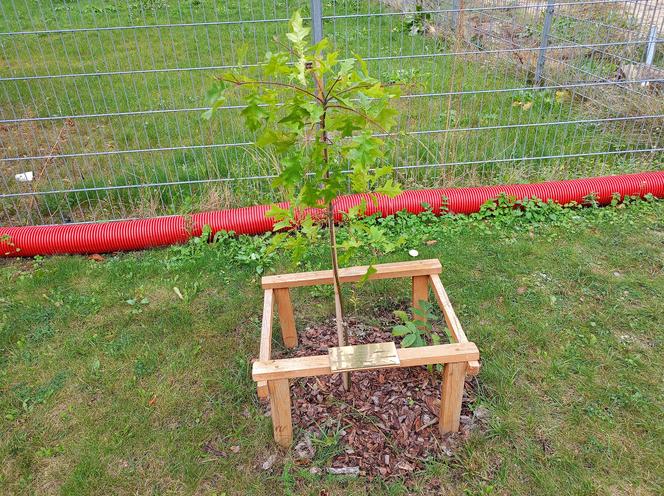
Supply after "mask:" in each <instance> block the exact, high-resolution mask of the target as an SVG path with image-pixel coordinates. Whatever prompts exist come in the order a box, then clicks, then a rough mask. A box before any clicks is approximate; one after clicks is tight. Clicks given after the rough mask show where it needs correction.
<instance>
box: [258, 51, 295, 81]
mask: <svg viewBox="0 0 664 496" xmlns="http://www.w3.org/2000/svg"><path fill="white" fill-rule="evenodd" d="M288 58H289V57H288V54H287V53H285V52H277V53H271V52H267V53H266V54H265V65H264V66H263V67H264V70H265V74H266V75H268V76H277V75H286V74H290V73H291V68H290V66H289V65H288Z"/></svg>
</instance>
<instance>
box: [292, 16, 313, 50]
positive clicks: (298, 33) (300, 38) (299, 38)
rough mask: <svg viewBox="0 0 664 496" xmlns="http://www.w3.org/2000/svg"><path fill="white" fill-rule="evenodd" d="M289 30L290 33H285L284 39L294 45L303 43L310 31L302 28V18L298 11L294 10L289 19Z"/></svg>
mask: <svg viewBox="0 0 664 496" xmlns="http://www.w3.org/2000/svg"><path fill="white" fill-rule="evenodd" d="M290 29H291V30H290V33H286V38H288V39H289V40H290V41H292V42H293V43H294V44H301V43H303V42H304V41H305V40H306V39H307V36H308V35H309V32H310V31H311V28H308V27H305V26H303V24H302V16H301V15H300V11H299V10H296V11H295V12H294V13H293V16H292V17H291V20H290Z"/></svg>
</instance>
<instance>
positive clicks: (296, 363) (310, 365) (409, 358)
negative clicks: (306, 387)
mask: <svg viewBox="0 0 664 496" xmlns="http://www.w3.org/2000/svg"><path fill="white" fill-rule="evenodd" d="M397 353H398V355H399V361H400V362H401V363H400V365H396V367H416V366H418V365H432V364H436V363H457V362H468V361H471V360H477V359H479V357H480V352H479V350H478V349H477V346H475V343H452V344H440V345H437V346H423V347H421V348H400V349H398V350H397ZM386 368H387V367H386ZM330 374H332V370H331V369H330V359H329V356H328V355H316V356H308V357H297V358H284V359H280V360H267V361H263V360H260V361H258V362H254V365H253V370H252V377H253V379H254V381H270V380H278V379H293V378H297V377H311V376H316V375H330Z"/></svg>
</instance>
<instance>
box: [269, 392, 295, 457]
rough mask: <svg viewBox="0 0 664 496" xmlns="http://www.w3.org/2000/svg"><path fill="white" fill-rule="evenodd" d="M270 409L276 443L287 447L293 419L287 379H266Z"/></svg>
mask: <svg viewBox="0 0 664 496" xmlns="http://www.w3.org/2000/svg"><path fill="white" fill-rule="evenodd" d="M267 387H268V389H269V391H270V409H271V411H272V431H273V432H274V440H275V441H276V442H277V444H278V445H280V446H283V447H284V448H288V447H289V446H290V445H291V443H292V442H293V421H292V419H291V400H290V387H289V386H288V379H277V380H273V381H267Z"/></svg>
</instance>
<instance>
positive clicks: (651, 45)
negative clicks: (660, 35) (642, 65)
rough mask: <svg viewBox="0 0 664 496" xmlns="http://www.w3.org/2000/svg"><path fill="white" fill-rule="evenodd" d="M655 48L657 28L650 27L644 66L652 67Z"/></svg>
mask: <svg viewBox="0 0 664 496" xmlns="http://www.w3.org/2000/svg"><path fill="white" fill-rule="evenodd" d="M656 48H657V26H655V25H654V24H653V25H652V26H650V32H649V33H648V48H647V49H646V65H652V63H653V61H654V60H655V49H656Z"/></svg>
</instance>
